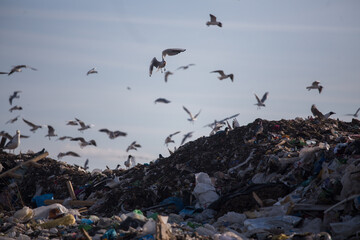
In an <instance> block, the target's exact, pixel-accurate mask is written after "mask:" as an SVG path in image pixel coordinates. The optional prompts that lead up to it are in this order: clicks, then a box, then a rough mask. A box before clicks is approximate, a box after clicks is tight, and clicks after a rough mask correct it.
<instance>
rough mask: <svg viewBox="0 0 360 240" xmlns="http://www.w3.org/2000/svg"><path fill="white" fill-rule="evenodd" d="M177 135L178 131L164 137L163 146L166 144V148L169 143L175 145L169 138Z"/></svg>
mask: <svg viewBox="0 0 360 240" xmlns="http://www.w3.org/2000/svg"><path fill="white" fill-rule="evenodd" d="M178 133H180V131H177V132H174V133H172V134H170V135H169V136H167V137H166V139H165V144H166V146H167V145H168V144H169V143H175V141H174V140H172V139H171V138H172V137H173V136H174V135H176V134H178Z"/></svg>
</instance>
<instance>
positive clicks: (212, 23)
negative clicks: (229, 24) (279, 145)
mask: <svg viewBox="0 0 360 240" xmlns="http://www.w3.org/2000/svg"><path fill="white" fill-rule="evenodd" d="M209 15H210V21H207V22H206V25H207V26H210V25H216V26H219V27H222V23H221V22H218V21H216V17H215V16H214V15H212V14H209Z"/></svg>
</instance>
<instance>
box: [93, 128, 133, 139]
mask: <svg viewBox="0 0 360 240" xmlns="http://www.w3.org/2000/svg"><path fill="white" fill-rule="evenodd" d="M99 132H104V133H106V134H107V135H108V136H109V138H110V139H115V138H117V137H120V136H122V137H125V136H126V135H127V133H125V132H121V131H118V130H117V131H110V130H109V129H107V128H102V129H100V130H99Z"/></svg>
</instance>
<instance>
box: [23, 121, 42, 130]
mask: <svg viewBox="0 0 360 240" xmlns="http://www.w3.org/2000/svg"><path fill="white" fill-rule="evenodd" d="M23 121H24V122H25V123H26V124H27V125H29V126H30V127H31V129H30V131H32V132H35V131H36V130H38V129H39V128H42V126H40V125H36V124H34V123H32V122H30V121H28V120H25V119H24V118H23Z"/></svg>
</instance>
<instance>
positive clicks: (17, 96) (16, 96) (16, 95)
mask: <svg viewBox="0 0 360 240" xmlns="http://www.w3.org/2000/svg"><path fill="white" fill-rule="evenodd" d="M19 93H21V91H14V93H13V94H12V95H10V97H9V102H10V105H12V101H13V99H14V98H20V96H19Z"/></svg>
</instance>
